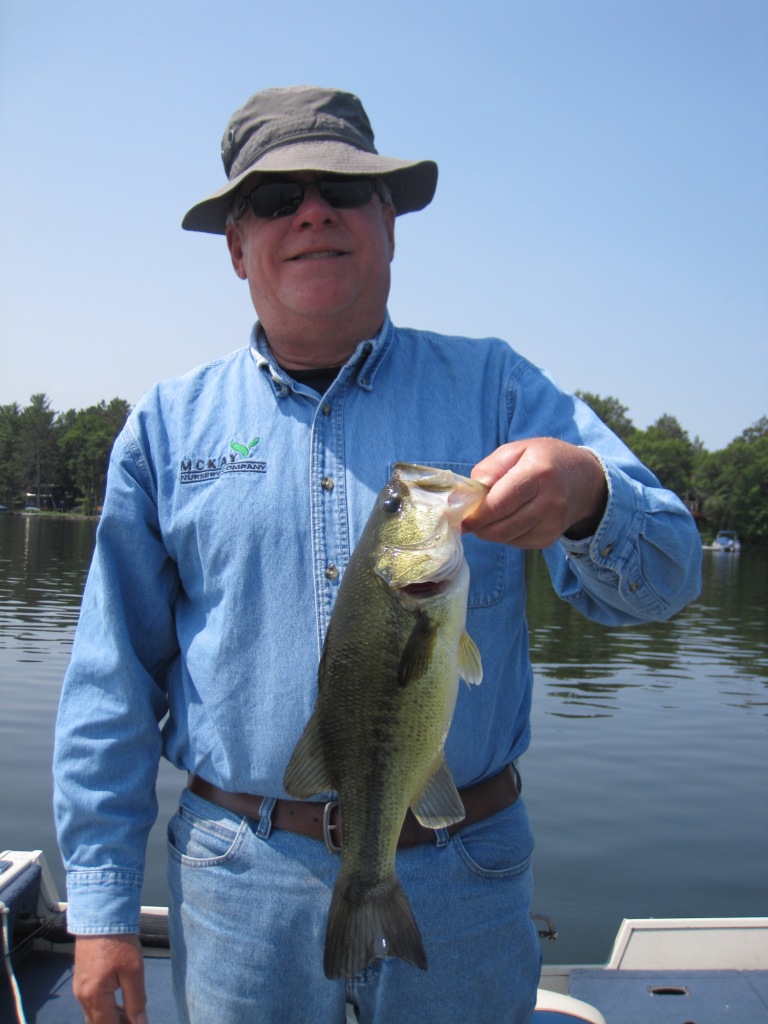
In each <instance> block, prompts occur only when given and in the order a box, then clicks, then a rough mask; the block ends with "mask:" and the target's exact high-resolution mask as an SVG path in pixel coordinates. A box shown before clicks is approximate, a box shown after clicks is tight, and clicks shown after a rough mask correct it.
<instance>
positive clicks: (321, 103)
mask: <svg viewBox="0 0 768 1024" xmlns="http://www.w3.org/2000/svg"><path fill="white" fill-rule="evenodd" d="M221 159H222V161H223V163H224V170H225V171H226V173H227V177H228V178H229V181H228V183H227V184H226V185H224V186H223V187H222V188H220V189H218V190H217V191H216V192H214V193H213V194H212V195H210V196H208V198H207V199H204V200H203V201H202V202H201V203H197V205H195V206H193V207H192V209H191V210H189V211H188V212H187V214H186V216H185V217H184V220H183V221H182V227H183V228H186V229H187V230H188V231H208V232H211V233H213V234H219V235H223V234H224V228H225V224H226V219H227V213H228V211H229V208H230V204H231V202H232V200H233V199H234V197H235V195H236V194H237V192H238V190H239V189H240V187H241V185H242V184H243V183H244V182H245V181H246V180H247V179H248V177H249V176H251V175H255V174H262V173H269V174H275V173H282V174H288V173H295V172H297V171H318V172H325V173H330V174H353V175H371V176H372V177H377V178H382V179H383V180H384V181H385V182H386V183H387V185H388V186H389V189H390V192H391V193H392V201H393V203H394V206H395V211H396V212H397V213H398V214H400V213H410V212H411V211H413V210H421V209H423V208H424V207H425V206H427V204H428V203H430V202H431V201H432V197H433V196H434V194H435V187H436V185H437V164H435V163H434V162H433V161H432V160H417V161H414V160H397V159H395V158H394V157H386V156H379V154H378V152H377V151H376V147H375V146H374V144H373V129H372V128H371V123H370V121H369V120H368V115H367V114H366V113H365V110H364V109H363V105H362V103H361V102H360V100H359V99H358V98H357V96H353V95H352V94H351V93H348V92H341V91H339V90H338V89H321V88H318V87H316V86H290V87H287V88H279V89H264V90H263V91H262V92H257V93H256V94H255V95H254V96H251V98H250V99H249V100H248V102H247V103H246V104H245V105H244V106H242V107H241V108H240V109H239V110H236V111H235V113H234V114H233V115H232V117H231V118H230V121H229V124H228V125H227V130H226V131H225V133H224V138H223V139H222V142H221Z"/></svg>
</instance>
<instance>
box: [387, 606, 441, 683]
mask: <svg viewBox="0 0 768 1024" xmlns="http://www.w3.org/2000/svg"><path fill="white" fill-rule="evenodd" d="M436 637H437V626H435V625H433V624H432V623H431V622H430V620H429V616H428V615H427V614H426V612H419V614H418V617H417V619H416V622H415V623H414V626H413V629H412V630H411V635H410V636H409V637H408V640H407V642H406V644H405V647H404V648H403V653H402V655H401V656H400V665H399V666H398V669H397V682H398V685H400V686H407V685H408V684H409V683H410V682H411V681H412V680H414V679H417V678H418V677H419V676H422V675H424V673H425V672H426V671H427V669H428V668H429V664H430V662H431V661H432V653H433V651H434V649H435V639H436Z"/></svg>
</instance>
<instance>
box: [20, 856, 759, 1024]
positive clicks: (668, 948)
mask: <svg viewBox="0 0 768 1024" xmlns="http://www.w3.org/2000/svg"><path fill="white" fill-rule="evenodd" d="M66 911H67V906H66V903H63V902H62V901H61V900H60V898H59V893H58V892H57V889H56V885H55V883H54V881H53V878H52V876H51V873H50V870H49V868H48V865H47V863H46V860H45V856H44V854H43V852H42V851H41V850H29V851H20V850H5V851H4V852H2V853H0V914H2V928H3V940H2V941H3V964H4V969H3V971H2V973H1V975H0V1020H1V1021H3V1022H8V1024H11V1022H17V1024H32V1022H33V1021H34V1022H35V1024H65V1022H69V1021H74V1020H80V1019H81V1012H80V1010H79V1007H78V1006H77V1004H76V1002H75V998H74V996H73V995H72V984H71V982H72V952H73V951H72V940H71V937H70V936H69V935H68V934H67V930H66ZM545 934H547V936H548V937H549V938H553V937H554V935H555V931H554V928H553V927H552V926H550V928H549V929H548V930H547V931H546V932H545ZM141 941H142V946H143V949H144V959H145V976H146V985H147V995H148V1007H147V1014H148V1017H149V1020H150V1022H151V1024H177V1018H176V1013H175V1009H174V1005H173V995H172V991H171V979H170V967H171V963H170V956H171V953H170V950H169V947H168V911H167V908H164V907H145V908H143V909H142V915H141ZM354 1020H355V1018H354V1014H353V1012H352V1011H351V1010H350V1012H349V1016H348V1021H349V1022H350V1024H351V1022H353V1021H354ZM727 1020H728V1021H733V1022H734V1024H736V1022H739V1024H768V917H740V918H675V919H663V918H659V919H653V918H650V919H627V920H625V921H623V922H622V925H621V927H620V929H619V931H618V934H617V936H616V940H615V942H614V946H613V951H612V953H611V955H610V957H609V959H608V961H607V962H606V963H604V964H596V965H594V966H589V965H587V966H585V965H578V966H545V967H544V968H543V971H542V976H541V981H540V987H539V991H538V999H537V1003H536V1010H535V1012H534V1015H533V1020H532V1024H654V1022H658V1024H662V1022H671V1021H674V1022H683V1021H687V1022H693V1021H695V1022H696V1024H723V1022H724V1021H727ZM287 1024H289V1022H287ZM468 1024H471V1022H468Z"/></svg>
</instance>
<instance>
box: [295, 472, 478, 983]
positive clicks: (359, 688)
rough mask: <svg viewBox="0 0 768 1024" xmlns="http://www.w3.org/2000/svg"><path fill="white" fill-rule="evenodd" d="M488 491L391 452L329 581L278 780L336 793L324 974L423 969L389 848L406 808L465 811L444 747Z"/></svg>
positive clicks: (469, 669)
mask: <svg viewBox="0 0 768 1024" xmlns="http://www.w3.org/2000/svg"><path fill="white" fill-rule="evenodd" d="M487 491H488V488H487V487H486V486H485V485H484V484H482V483H480V482H479V481H476V480H471V479H469V478H468V477H463V476H460V475H459V474H457V473H454V472H452V471H450V470H447V469H436V468H431V467H429V466H419V465H414V464H411V463H405V462H400V463H397V464H396V465H395V466H394V468H393V471H392V475H391V477H390V479H389V481H388V483H387V484H386V486H385V487H384V488H383V490H382V491H381V492H380V493H379V495H378V497H377V499H376V502H375V505H374V507H373V510H372V512H371V514H370V516H369V518H368V521H367V523H366V525H365V528H364V530H363V533H362V535H361V537H360V540H359V542H358V544H357V545H356V546H355V548H354V550H353V552H352V555H351V557H350V560H349V563H348V565H347V568H346V570H345V572H344V575H343V578H342V581H341V583H340V585H339V591H338V594H337V599H336V603H335V605H334V609H333V612H332V615H331V618H330V621H329V624H328V629H327V632H326V636H325V640H324V643H323V648H322V652H321V657H320V664H319V669H318V679H317V685H318V690H317V697H316V701H315V706H314V709H313V711H312V715H311V717H310V719H309V722H308V723H307V725H306V728H305V729H304V732H303V733H302V735H301V737H300V738H299V741H298V743H297V744H296V747H295V749H294V751H293V753H292V755H291V758H290V761H289V763H288V766H287V768H286V771H285V775H284V779H283V784H284V787H285V790H286V792H288V793H289V794H290V795H291V796H292V797H295V798H297V799H302V800H305V799H307V798H309V797H312V796H317V795H318V794H327V793H333V792H335V793H336V794H337V797H338V803H339V817H340V824H341V835H342V842H341V863H340V866H339V871H338V874H337V877H336V881H335V883H334V887H333V892H332V896H331V904H330V909H329V912H328V919H327V925H326V935H325V946H324V964H323V966H324V970H325V974H326V976H327V977H328V978H340V977H352V976H353V975H355V974H357V973H358V972H359V971H360V970H362V969H363V968H364V967H366V966H367V965H368V964H369V963H371V962H373V961H374V960H377V959H379V958H382V957H398V958H401V959H403V960H406V961H409V962H410V963H412V964H414V965H415V966H416V967H418V968H420V969H422V970H426V969H427V956H426V952H425V950H424V945H423V941H422V937H421V933H420V931H419V928H418V925H417V923H416V920H415V918H414V915H413V911H412V909H411V906H410V903H409V901H408V898H407V896H406V894H405V891H404V890H403V887H402V885H401V883H400V882H399V880H398V878H397V876H396V873H395V851H396V849H397V843H398V837H399V835H400V831H401V828H402V825H403V821H404V820H405V816H406V813H407V811H408V808H409V807H410V808H411V810H412V811H413V813H414V815H415V816H416V818H417V820H418V821H419V822H420V823H421V824H422V825H424V826H426V827H428V828H432V829H438V828H444V827H447V826H448V825H452V824H454V823H455V822H458V821H461V820H462V819H463V818H464V816H465V812H464V806H463V804H462V802H461V797H460V796H459V793H458V790H457V788H456V785H455V783H454V781H453V777H452V775H451V772H450V769H449V768H448V765H447V763H446V760H445V754H444V745H445V741H446V738H447V735H448V730H449V727H450V723H451V719H452V717H453V712H454V708H455V704H456V698H457V695H458V686H459V679H460V678H463V679H464V680H465V681H466V682H467V683H468V684H469V685H470V686H473V685H477V684H479V683H480V681H481V680H482V674H483V673H482V661H481V657H480V652H479V651H478V649H477V646H476V645H475V643H474V642H473V641H472V639H471V638H470V637H469V635H468V634H467V632H466V613H467V594H468V590H469V567H468V565H467V561H466V558H465V557H464V549H463V545H462V540H461V523H462V521H463V519H464V518H465V517H466V516H468V515H469V514H470V513H471V512H472V511H474V509H476V508H477V506H478V505H479V504H480V502H481V501H482V500H483V498H484V497H485V495H486V493H487Z"/></svg>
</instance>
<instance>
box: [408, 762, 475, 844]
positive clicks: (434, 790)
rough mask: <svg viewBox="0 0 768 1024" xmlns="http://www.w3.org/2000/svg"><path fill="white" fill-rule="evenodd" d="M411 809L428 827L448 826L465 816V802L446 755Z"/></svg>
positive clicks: (421, 822) (420, 821)
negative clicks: (460, 794)
mask: <svg viewBox="0 0 768 1024" xmlns="http://www.w3.org/2000/svg"><path fill="white" fill-rule="evenodd" d="M411 810H412V811H413V813H414V814H415V815H416V818H417V820H418V821H419V823H420V824H422V825H424V826H425V827H426V828H446V827H447V826H448V825H453V824H454V823H455V822H457V821H461V820H462V819H463V818H464V816H465V814H466V812H465V810H464V804H463V803H462V802H461V797H460V796H459V791H458V790H457V789H456V783H455V782H454V781H453V776H452V775H451V769H450V768H449V767H448V765H447V764H446V763H445V758H444V757H441V758H440V764H439V765H438V768H437V771H436V772H435V773H434V775H433V776H432V778H431V779H430V780H429V782H428V783H427V784H426V786H425V787H424V790H423V792H422V793H420V794H419V796H418V797H417V798H416V799H415V800H414V801H413V802H412V803H411Z"/></svg>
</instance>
